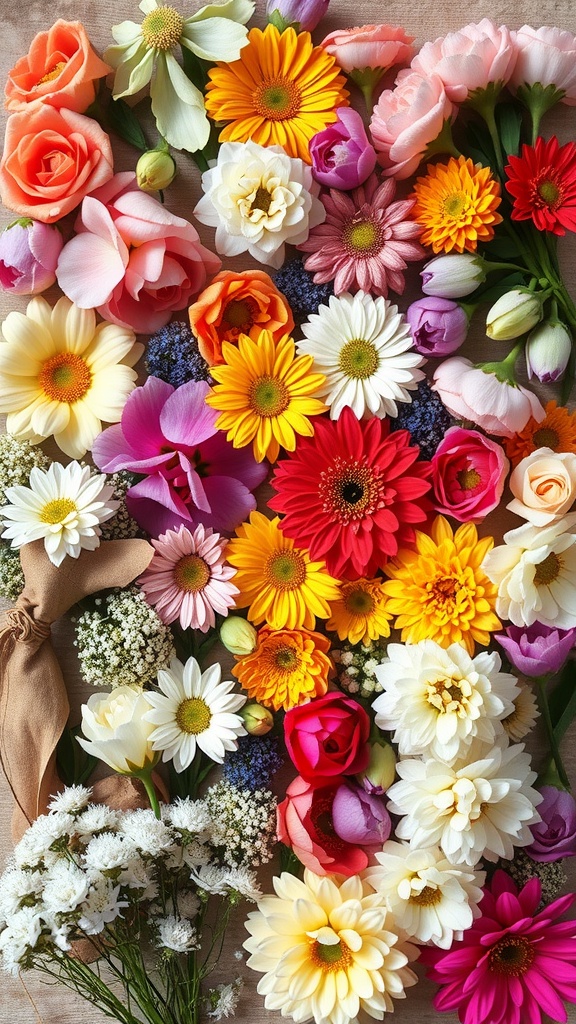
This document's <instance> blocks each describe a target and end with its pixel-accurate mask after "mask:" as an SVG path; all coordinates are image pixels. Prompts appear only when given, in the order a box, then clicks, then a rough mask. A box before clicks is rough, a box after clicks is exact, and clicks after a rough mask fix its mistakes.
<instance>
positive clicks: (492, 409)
mask: <svg viewBox="0 0 576 1024" xmlns="http://www.w3.org/2000/svg"><path fill="white" fill-rule="evenodd" d="M432 387H433V390H434V391H437V392H438V394H439V395H440V398H441V399H442V401H443V403H444V405H445V406H446V408H447V409H448V412H451V413H452V415H453V416H456V417H457V418H458V419H462V420H471V421H472V423H476V424H477V426H479V427H481V428H482V430H485V431H486V432H487V433H488V434H496V435H498V436H499V437H502V436H503V437H513V435H514V434H517V433H518V431H519V430H523V428H524V427H525V426H526V424H527V423H528V420H529V419H530V417H531V416H532V417H534V419H535V420H536V421H537V422H538V423H539V422H540V420H543V419H544V416H545V415H546V413H545V411H544V409H543V408H542V406H541V404H540V402H539V401H538V399H537V398H536V395H534V394H532V392H531V391H528V390H527V389H526V388H523V387H520V385H512V384H509V383H508V382H507V381H501V380H498V378H497V377H496V375H495V374H493V373H485V372H484V370H481V369H479V368H478V367H476V366H474V364H473V363H471V362H470V360H469V359H463V358H462V357H461V356H455V357H454V358H453V359H446V360H445V362H443V363H441V364H440V366H439V367H438V369H437V370H436V373H435V374H434V384H433V385H432Z"/></svg>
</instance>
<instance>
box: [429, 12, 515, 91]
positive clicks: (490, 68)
mask: <svg viewBox="0 0 576 1024" xmlns="http://www.w3.org/2000/svg"><path fill="white" fill-rule="evenodd" d="M515 61H516V49H515V47H514V44H513V41H512V35H511V32H510V30H509V29H507V28H506V26H505V25H502V26H501V27H500V28H497V27H496V25H495V24H494V22H492V21H490V19H489V18H483V19H482V21H481V22H479V23H478V24H477V25H466V26H465V27H464V28H462V29H460V31H459V32H450V33H449V34H448V35H447V36H443V37H440V38H439V39H436V40H435V41H434V42H430V43H424V46H423V47H422V49H421V50H420V53H418V54H417V55H416V56H415V58H414V60H413V61H412V68H413V69H414V71H416V72H418V74H420V75H423V76H424V77H425V78H429V77H430V75H437V76H438V78H441V79H442V82H443V83H444V88H445V90H446V95H447V96H448V98H449V99H450V100H452V102H453V103H462V102H463V101H464V100H465V99H467V98H468V96H469V94H470V93H472V92H474V91H475V90H476V89H485V88H486V86H488V85H489V84H490V83H491V82H499V83H501V84H502V85H506V82H507V81H508V79H509V78H510V75H511V74H512V70H513V68H514V63H515Z"/></svg>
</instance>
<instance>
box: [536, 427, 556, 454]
mask: <svg viewBox="0 0 576 1024" xmlns="http://www.w3.org/2000/svg"><path fill="white" fill-rule="evenodd" d="M532 441H533V442H534V445H535V447H536V448H551V449H552V451H557V450H558V445H559V443H560V438H559V437H558V434H557V433H556V431H555V430H553V429H552V427H540V429H539V430H537V431H536V432H535V433H534V434H533V435H532Z"/></svg>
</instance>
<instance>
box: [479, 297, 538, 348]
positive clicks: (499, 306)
mask: <svg viewBox="0 0 576 1024" xmlns="http://www.w3.org/2000/svg"><path fill="white" fill-rule="evenodd" d="M541 319H542V297H541V295H539V294H538V292H530V291H528V289H527V288H512V289H511V290H510V291H509V292H505V294H504V295H501V296H500V298H499V299H497V300H496V302H495V303H494V305H493V306H491V308H490V309H489V310H488V314H487V316H486V334H487V335H488V337H489V338H493V339H494V341H513V339H514V338H520V337H521V335H522V334H526V333H527V332H528V331H531V330H532V328H533V327H535V326H536V324H537V323H540V320H541Z"/></svg>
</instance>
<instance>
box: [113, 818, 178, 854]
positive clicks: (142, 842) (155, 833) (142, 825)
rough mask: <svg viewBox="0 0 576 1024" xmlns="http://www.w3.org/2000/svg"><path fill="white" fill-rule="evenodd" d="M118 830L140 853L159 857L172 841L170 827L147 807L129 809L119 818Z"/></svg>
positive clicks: (172, 836)
mask: <svg viewBox="0 0 576 1024" xmlns="http://www.w3.org/2000/svg"><path fill="white" fill-rule="evenodd" d="M118 832H119V833H120V834H121V835H124V836H127V837H128V838H129V839H131V840H132V842H133V843H134V844H135V846H136V847H137V849H138V850H139V852H140V853H142V854H145V855H146V856H149V857H160V856H161V855H162V854H163V853H164V851H165V850H167V849H169V847H170V846H172V844H173V842H174V835H173V833H172V831H171V830H170V828H168V826H167V825H165V824H164V822H163V821H159V820H158V818H157V817H156V815H155V814H154V811H152V810H151V809H150V808H149V807H146V808H139V809H138V810H134V811H129V812H128V813H127V814H124V815H123V816H122V818H121V819H120V822H119V825H118Z"/></svg>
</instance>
